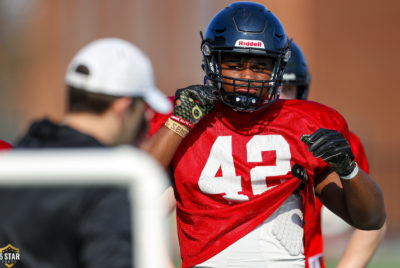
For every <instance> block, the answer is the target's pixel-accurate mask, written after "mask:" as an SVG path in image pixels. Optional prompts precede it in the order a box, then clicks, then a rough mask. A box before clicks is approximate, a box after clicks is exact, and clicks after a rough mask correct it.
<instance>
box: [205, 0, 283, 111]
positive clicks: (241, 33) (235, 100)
mask: <svg viewBox="0 0 400 268" xmlns="http://www.w3.org/2000/svg"><path fill="white" fill-rule="evenodd" d="M202 39H203V40H202V44H201V51H202V54H203V70H204V71H205V77H204V81H205V83H206V84H209V85H210V84H211V85H213V86H214V87H215V88H216V89H217V92H216V95H217V97H218V99H219V100H220V101H221V102H223V103H224V104H226V105H228V106H229V107H231V108H233V109H234V110H236V111H247V112H252V111H255V110H259V109H262V108H265V107H267V106H268V105H269V104H271V103H272V102H274V101H275V100H276V99H278V98H279V94H280V86H281V84H282V76H283V70H284V67H285V64H286V62H287V61H288V60H289V58H290V50H289V49H288V46H289V45H288V39H287V36H286V33H285V30H284V28H283V26H282V24H281V23H280V21H279V20H278V18H277V17H276V16H275V15H274V14H272V12H271V11H269V10H268V9H267V8H265V7H264V6H263V5H261V4H257V3H252V2H236V3H232V4H231V5H229V6H228V7H226V8H224V9H223V10H221V11H220V12H219V13H218V14H217V15H216V16H215V17H214V18H213V19H212V20H211V22H210V24H209V25H208V27H207V30H206V33H205V36H204V37H203V36H202ZM224 53H233V54H239V55H240V54H243V55H244V56H249V57H256V56H265V57H271V58H272V59H273V61H274V68H273V70H272V75H271V78H270V79H269V80H251V79H239V78H234V77H224V76H222V73H221V56H222V55H223V54H224ZM223 79H224V80H223ZM227 81H232V82H227ZM238 82H239V83H240V85H241V87H243V85H245V87H247V89H248V93H247V94H246V93H243V92H237V91H236V85H237V83H238ZM224 84H225V85H230V86H232V87H233V92H226V91H225V90H224ZM260 85H261V86H260ZM250 88H258V89H260V90H259V93H257V94H250Z"/></svg>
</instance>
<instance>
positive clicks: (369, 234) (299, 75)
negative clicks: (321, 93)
mask: <svg viewBox="0 0 400 268" xmlns="http://www.w3.org/2000/svg"><path fill="white" fill-rule="evenodd" d="M289 48H290V51H291V56H290V59H289V61H288V63H287V65H286V67H285V73H284V74H283V86H282V92H281V96H280V98H282V99H299V100H305V99H307V97H308V93H309V88H310V84H311V75H310V73H309V70H308V66H307V61H306V59H305V57H304V54H303V52H302V51H301V49H300V48H299V46H298V45H297V44H296V43H295V42H293V41H292V42H291V43H290V45H289ZM349 134H350V136H349V140H348V141H349V143H350V146H351V149H352V151H353V153H354V156H355V160H356V162H357V164H358V166H359V167H360V168H361V169H362V170H363V171H364V172H366V173H369V165H368V161H367V157H366V155H365V151H364V148H363V146H362V144H361V142H360V139H359V138H358V137H357V136H356V135H355V134H354V133H353V132H350V133H349ZM316 204H317V217H318V218H317V219H316V221H318V222H321V208H322V204H321V202H320V201H319V200H316ZM385 230H386V225H384V226H383V227H382V228H381V229H379V230H373V231H364V230H358V229H355V230H354V232H353V235H352V236H351V239H350V241H349V243H348V244H347V247H346V249H345V251H344V254H343V256H342V258H341V259H340V261H339V263H338V266H337V267H354V268H356V267H360V268H361V267H366V265H367V264H368V262H369V260H370V259H371V258H372V256H373V255H374V253H375V250H376V249H377V247H378V246H379V244H380V242H381V241H382V239H383V236H384V234H385ZM314 232H315V233H314V236H313V237H312V240H311V243H310V248H309V251H308V254H307V256H306V259H307V262H308V265H309V267H311V268H313V267H325V264H324V259H323V257H322V256H323V240H322V234H321V225H320V224H318V225H316V226H315V229H314Z"/></svg>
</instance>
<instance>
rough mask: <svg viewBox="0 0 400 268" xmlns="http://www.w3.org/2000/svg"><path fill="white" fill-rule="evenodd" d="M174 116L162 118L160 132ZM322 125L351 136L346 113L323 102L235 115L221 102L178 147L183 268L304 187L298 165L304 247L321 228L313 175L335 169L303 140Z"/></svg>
mask: <svg viewBox="0 0 400 268" xmlns="http://www.w3.org/2000/svg"><path fill="white" fill-rule="evenodd" d="M168 117H169V115H156V116H155V117H154V120H153V122H152V124H151V130H150V134H151V135H152V134H154V133H155V132H156V131H157V130H158V129H159V128H160V127H161V126H162V125H163V124H164V123H165V121H166V120H167V118H168ZM319 128H327V129H334V130H337V131H340V132H341V133H342V134H343V135H344V136H345V137H346V138H348V137H349V132H348V128H347V124H346V122H345V120H344V118H343V117H342V116H341V115H340V114H339V113H338V112H336V111H335V110H333V109H331V108H328V107H327V106H324V105H322V104H318V103H316V102H311V101H303V100H278V101H276V102H275V103H273V104H271V105H270V106H269V107H268V108H266V109H264V110H262V111H257V112H252V113H244V112H235V111H233V110H231V109H230V108H227V107H226V106H224V105H222V104H220V103H217V104H216V107H215V108H214V109H213V111H211V113H210V114H208V115H207V116H205V117H204V118H203V119H202V120H201V121H200V122H199V123H198V124H197V125H196V126H195V127H194V129H193V130H192V131H191V132H190V133H189V135H188V136H187V137H186V138H185V139H184V140H183V141H182V143H181V144H180V146H179V147H178V149H177V151H176V153H175V155H174V158H173V160H172V163H171V167H172V170H173V173H174V180H175V184H174V191H175V197H176V201H177V228H178V237H179V242H180V249H181V257H182V266H183V267H191V266H194V265H196V264H199V263H201V262H203V261H205V260H207V259H209V258H210V257H212V256H214V255H215V254H217V253H219V252H220V251H222V250H223V249H225V248H226V247H228V246H229V245H231V244H232V243H234V242H235V241H237V240H238V239H240V238H241V237H243V236H245V235H246V234H248V233H249V232H250V231H252V230H253V229H254V228H255V227H257V226H258V225H260V224H261V223H262V222H263V221H264V220H265V219H267V218H268V217H269V216H270V215H271V214H272V213H273V212H274V211H275V210H276V209H277V208H278V207H279V206H280V205H281V204H282V203H283V202H284V201H285V200H286V199H287V198H288V196H289V195H290V194H291V193H293V192H294V191H295V190H296V189H297V188H298V186H299V185H300V182H301V181H300V180H299V179H298V178H296V177H294V176H293V175H292V173H291V168H292V167H293V165H294V164H299V165H301V166H303V167H304V168H306V170H307V173H308V176H309V180H308V182H309V183H308V186H306V187H304V190H303V191H302V193H303V213H304V221H305V225H304V232H305V234H304V247H305V255H306V256H307V250H308V248H309V247H308V241H309V234H310V232H309V230H310V229H312V228H315V227H314V225H315V224H316V223H315V219H316V216H315V213H316V210H315V202H314V200H315V199H314V195H313V190H312V187H313V181H314V177H315V176H317V175H319V174H320V173H321V172H323V171H325V170H326V169H327V168H328V167H329V166H328V164H327V163H325V162H324V161H323V160H321V159H320V158H315V157H314V156H313V155H312V154H311V153H310V152H309V151H308V148H307V146H306V145H305V144H304V143H303V142H301V141H300V137H301V136H302V135H303V134H312V133H313V132H315V131H316V130H317V129H319Z"/></svg>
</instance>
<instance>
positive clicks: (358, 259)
mask: <svg viewBox="0 0 400 268" xmlns="http://www.w3.org/2000/svg"><path fill="white" fill-rule="evenodd" d="M385 232H386V224H385V225H383V227H382V228H381V229H379V230H373V231H363V230H358V229H356V230H355V231H354V232H353V235H352V236H351V238H350V241H349V243H348V244H347V247H346V249H345V251H344V253H343V256H342V258H341V259H340V261H339V263H338V265H337V267H338V268H346V267H354V268H362V267H366V266H367V264H368V262H369V261H370V260H371V258H372V256H373V255H374V253H375V251H376V249H377V248H378V246H379V244H380V243H381V241H382V239H383V237H384V235H385Z"/></svg>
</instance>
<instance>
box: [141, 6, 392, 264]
mask: <svg viewBox="0 0 400 268" xmlns="http://www.w3.org/2000/svg"><path fill="white" fill-rule="evenodd" d="M201 51H202V53H203V59H204V65H203V67H204V71H205V85H193V86H189V87H186V88H182V89H178V90H177V91H176V93H175V98H174V100H173V102H174V109H173V112H172V114H170V115H168V116H161V115H160V116H156V117H155V118H154V120H155V121H154V122H153V124H152V129H151V133H155V134H154V135H153V136H152V137H151V138H150V139H149V140H148V141H147V144H146V145H145V146H144V148H145V149H146V150H148V152H149V153H151V154H152V155H153V156H155V157H156V158H157V159H158V160H159V161H160V163H162V164H163V165H164V166H165V167H167V166H168V165H170V166H171V168H172V171H173V175H174V193H175V197H176V206H177V230H178V236H179V243H180V249H181V257H182V266H183V267H220V268H221V267H256V268H257V267H304V266H305V254H306V253H305V252H307V249H308V246H309V241H310V239H309V238H310V234H311V233H310V230H312V229H313V226H314V225H315V224H316V223H315V218H316V217H315V213H316V210H315V195H316V196H317V197H318V198H320V200H321V201H322V202H323V203H324V205H326V206H327V207H328V208H329V209H331V210H333V211H334V212H335V213H337V214H338V215H340V216H341V218H343V219H344V220H345V221H347V222H348V223H350V224H351V225H353V226H355V227H357V228H360V229H379V228H380V227H381V226H382V225H383V223H384V221H385V215H386V214H385V208H384V202H383V196H382V192H381V190H380V188H379V186H378V185H377V184H376V183H375V182H374V180H373V179H372V178H371V177H370V176H369V175H367V174H366V173H365V172H364V171H362V169H359V168H358V167H357V163H356V162H355V161H354V156H353V153H352V151H351V149H350V146H349V144H348V142H347V138H348V137H349V131H348V128H347V124H346V121H345V120H344V119H343V117H342V116H341V115H340V114H339V113H338V112H336V111H335V110H333V109H331V108H328V107H326V106H324V105H321V104H318V103H315V102H308V101H300V100H278V98H279V89H280V86H281V82H282V76H283V71H284V67H285V64H286V62H287V61H288V59H289V58H290V50H289V48H288V40H287V37H286V34H285V31H284V28H283V26H282V25H281V23H280V22H279V20H278V19H277V17H275V15H274V14H272V13H271V12H270V11H269V10H267V9H266V8H265V7H264V6H263V5H260V4H257V3H252V2H236V3H232V4H231V5H229V6H228V7H226V8H224V9H223V10H221V11H220V12H219V13H218V14H217V15H216V16H215V17H214V18H213V19H212V21H211V22H210V24H209V25H208V27H207V30H206V32H205V35H204V37H203V40H202V44H201ZM314 193H315V194H314ZM303 238H304V240H303ZM303 241H304V242H303Z"/></svg>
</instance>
